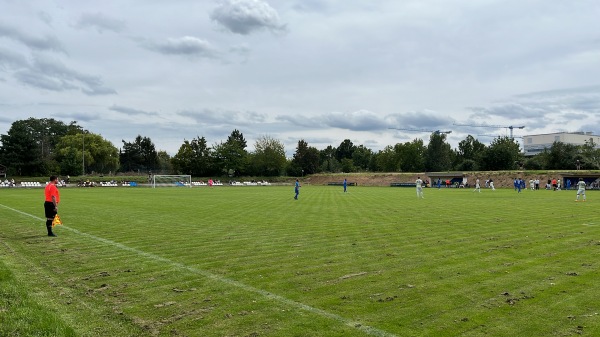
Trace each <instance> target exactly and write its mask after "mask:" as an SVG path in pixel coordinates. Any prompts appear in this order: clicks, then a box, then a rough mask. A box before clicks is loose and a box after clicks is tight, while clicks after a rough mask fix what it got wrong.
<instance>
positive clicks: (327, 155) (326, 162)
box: [319, 145, 342, 172]
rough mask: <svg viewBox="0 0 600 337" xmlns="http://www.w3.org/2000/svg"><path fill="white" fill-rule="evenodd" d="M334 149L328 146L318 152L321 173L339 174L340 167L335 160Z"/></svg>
mask: <svg viewBox="0 0 600 337" xmlns="http://www.w3.org/2000/svg"><path fill="white" fill-rule="evenodd" d="M335 153H336V148H335V147H333V146H331V145H328V146H327V147H326V148H324V149H323V150H321V151H319V160H320V171H321V172H340V171H341V169H342V167H341V165H340V162H339V161H338V160H337V159H336V158H335Z"/></svg>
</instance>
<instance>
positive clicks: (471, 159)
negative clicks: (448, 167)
mask: <svg viewBox="0 0 600 337" xmlns="http://www.w3.org/2000/svg"><path fill="white" fill-rule="evenodd" d="M485 150H486V146H485V144H483V143H482V142H480V141H479V140H477V139H475V138H474V137H473V136H471V135H468V136H467V137H466V138H465V139H464V140H461V141H460V143H458V150H456V156H455V160H454V165H453V166H454V167H455V168H456V169H457V170H459V171H477V170H479V166H480V164H479V163H480V161H481V158H482V156H483V154H484V153H485Z"/></svg>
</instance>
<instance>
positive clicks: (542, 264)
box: [0, 186, 600, 336]
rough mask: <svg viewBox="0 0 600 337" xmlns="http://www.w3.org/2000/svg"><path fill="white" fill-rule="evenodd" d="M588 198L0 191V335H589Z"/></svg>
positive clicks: (403, 191)
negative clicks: (49, 211)
mask: <svg viewBox="0 0 600 337" xmlns="http://www.w3.org/2000/svg"><path fill="white" fill-rule="evenodd" d="M599 197H600V193H597V192H594V191H588V201H587V202H585V203H583V202H579V203H575V202H574V200H575V192H574V191H557V192H553V191H544V190H542V191H525V192H523V193H520V194H517V193H516V192H514V191H513V190H512V189H510V190H508V189H507V190H496V191H490V190H483V191H482V193H473V192H472V191H471V190H464V189H442V190H437V189H426V190H425V199H423V200H419V199H417V198H416V195H415V191H414V189H413V188H389V187H387V188H385V187H353V188H350V189H349V193H346V194H344V193H342V190H341V187H327V186H303V187H302V190H301V194H300V200H298V201H295V200H293V188H292V187H277V186H269V187H235V188H232V187H220V188H212V189H208V188H193V189H189V188H163V189H149V188H131V189H126V188H92V189H83V188H79V189H78V188H63V189H61V199H62V202H61V205H60V207H59V214H60V215H61V218H62V220H63V222H64V223H65V225H64V226H62V227H58V228H57V229H55V232H56V233H57V235H58V237H57V238H49V237H46V236H45V227H44V219H42V218H43V207H42V203H43V191H42V190H39V189H37V190H32V189H29V190H28V189H2V190H0V242H1V243H2V244H1V245H0V252H1V258H0V294H1V295H2V297H1V298H0V335H1V336H574V335H587V336H598V335H600V315H599V313H600V284H599V282H598V280H599V277H600V273H599V266H600V262H599V261H600V220H599V219H598V206H597V205H598V203H600V201H599Z"/></svg>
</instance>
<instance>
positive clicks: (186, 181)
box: [152, 174, 192, 188]
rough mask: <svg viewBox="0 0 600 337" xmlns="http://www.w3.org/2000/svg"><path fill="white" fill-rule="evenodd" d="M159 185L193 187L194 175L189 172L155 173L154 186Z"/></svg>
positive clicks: (153, 177)
mask: <svg viewBox="0 0 600 337" xmlns="http://www.w3.org/2000/svg"><path fill="white" fill-rule="evenodd" d="M157 187H190V188H191V187H192V176H191V175H189V174H155V175H153V176H152V188H157Z"/></svg>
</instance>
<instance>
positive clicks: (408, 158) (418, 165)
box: [394, 138, 427, 172]
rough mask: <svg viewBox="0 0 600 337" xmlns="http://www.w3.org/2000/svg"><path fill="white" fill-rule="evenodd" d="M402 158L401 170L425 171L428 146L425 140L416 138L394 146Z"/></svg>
mask: <svg viewBox="0 0 600 337" xmlns="http://www.w3.org/2000/svg"><path fill="white" fill-rule="evenodd" d="M394 149H395V150H396V152H397V154H398V156H399V158H400V170H401V171H403V172H423V171H424V170H425V153H426V152H427V148H426V147H425V145H424V144H423V140H422V139H419V138H416V139H414V140H413V141H412V142H406V143H404V144H402V145H401V146H399V144H396V146H395V147H394Z"/></svg>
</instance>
